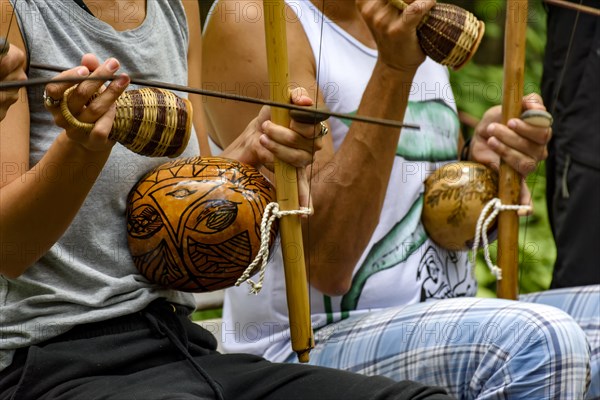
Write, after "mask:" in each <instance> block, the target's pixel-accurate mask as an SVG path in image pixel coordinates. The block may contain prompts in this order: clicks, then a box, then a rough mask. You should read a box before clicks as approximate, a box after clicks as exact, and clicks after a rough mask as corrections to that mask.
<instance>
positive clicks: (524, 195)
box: [517, 179, 533, 217]
mask: <svg viewBox="0 0 600 400" xmlns="http://www.w3.org/2000/svg"><path fill="white" fill-rule="evenodd" d="M519 204H520V205H523V206H529V208H519V210H518V211H517V215H518V216H520V217H526V216H529V215H532V214H533V201H532V199H531V191H529V187H528V186H527V183H526V182H525V179H523V180H521V192H520V198H519Z"/></svg>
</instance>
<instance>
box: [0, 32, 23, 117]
mask: <svg viewBox="0 0 600 400" xmlns="http://www.w3.org/2000/svg"><path fill="white" fill-rule="evenodd" d="M0 46H2V44H0ZM0 49H5V54H3V55H0V80H2V81H21V80H25V79H27V75H26V74H25V53H23V51H22V50H21V49H19V48H18V47H15V46H13V45H8V44H7V42H5V47H0ZM18 99H19V89H18V88H15V89H10V90H0V121H1V120H3V119H4V117H5V116H6V112H7V111H8V108H9V107H10V106H11V105H12V104H14V103H15V102H16V101H17V100H18Z"/></svg>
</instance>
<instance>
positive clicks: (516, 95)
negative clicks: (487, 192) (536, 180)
mask: <svg viewBox="0 0 600 400" xmlns="http://www.w3.org/2000/svg"><path fill="white" fill-rule="evenodd" d="M527 6H528V4H527V0H508V1H507V3H506V8H507V10H506V24H505V27H506V29H505V38H504V84H503V89H502V123H503V124H506V123H507V122H508V120H510V119H511V118H518V117H519V116H520V115H521V109H522V97H523V80H524V75H525V73H524V69H525V35H526V31H527ZM520 190H521V177H520V175H519V173H518V172H517V171H515V170H514V169H512V168H511V167H510V166H508V165H507V164H505V163H504V162H501V163H500V181H499V193H498V197H499V198H500V201H501V202H502V204H504V205H511V204H519V196H520ZM518 249H519V217H518V215H517V212H516V211H502V212H501V213H500V214H499V216H498V266H499V267H500V269H501V270H502V279H501V280H499V281H498V286H497V295H498V297H500V298H503V299H513V300H516V298H517V288H518V271H517V266H518V261H519V251H518Z"/></svg>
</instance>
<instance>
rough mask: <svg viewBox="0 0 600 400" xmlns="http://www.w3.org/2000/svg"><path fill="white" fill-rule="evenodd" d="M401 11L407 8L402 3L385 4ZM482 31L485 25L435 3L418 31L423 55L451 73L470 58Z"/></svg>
mask: <svg viewBox="0 0 600 400" xmlns="http://www.w3.org/2000/svg"><path fill="white" fill-rule="evenodd" d="M388 1H389V3H390V4H391V5H393V6H395V7H397V8H399V9H400V10H405V9H406V8H407V7H408V4H406V3H405V2H404V1H403V0H388ZM484 31H485V24H484V23H483V21H480V20H478V19H477V18H476V17H475V16H474V15H473V14H471V13H470V12H469V11H467V10H465V9H464V8H461V7H458V6H455V5H453V4H444V3H437V4H436V5H435V6H433V8H432V9H431V10H430V11H429V13H427V14H426V15H425V17H423V19H422V20H421V22H420V23H419V26H418V27H417V37H418V38H419V44H420V45H421V48H422V49H423V52H424V53H425V54H426V55H428V56H429V57H430V58H431V59H432V60H434V61H437V62H438V63H440V64H442V65H447V66H449V67H452V68H453V69H454V70H458V69H460V68H462V67H463V66H464V65H465V64H466V63H467V62H468V61H469V60H470V59H471V57H473V55H474V54H475V52H476V51H477V48H478V47H479V43H481V39H482V38H483V33H484Z"/></svg>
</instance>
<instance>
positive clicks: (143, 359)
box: [0, 301, 450, 400]
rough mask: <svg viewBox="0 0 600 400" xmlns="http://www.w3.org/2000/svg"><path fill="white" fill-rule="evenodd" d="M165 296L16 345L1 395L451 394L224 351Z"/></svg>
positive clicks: (78, 399)
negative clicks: (26, 344) (38, 341)
mask: <svg viewBox="0 0 600 400" xmlns="http://www.w3.org/2000/svg"><path fill="white" fill-rule="evenodd" d="M184 314H185V311H184V310H179V309H177V310H176V309H175V308H174V307H173V306H172V305H171V304H169V303H166V302H164V301H159V302H154V303H153V304H152V305H151V306H150V307H148V308H147V309H146V310H144V311H143V312H140V313H136V314H133V315H129V316H126V317H120V318H116V319H114V320H110V321H105V322H101V323H94V324H88V325H82V326H79V327H76V328H74V329H73V330H72V331H70V332H68V333H67V334H65V335H62V336H59V337H58V338H55V339H52V340H50V341H48V342H44V343H42V344H40V345H37V346H31V347H29V348H23V349H20V350H18V351H17V353H16V355H15V359H14V362H13V363H12V365H11V366H10V367H9V368H8V369H6V370H5V371H3V372H0V399H3V400H4V399H11V400H21V399H27V400H44V399H73V400H96V399H123V400H133V399H140V400H154V399H165V400H178V399H215V398H223V399H232V400H233V399H235V400H243V399H261V400H262V399H265V400H267V399H286V400H287V399H290V400H291V399H310V400H313V399H315V400H316V399H357V400H359V399H360V400H370V399H432V400H433V399H449V398H450V397H449V396H447V395H445V394H444V393H445V392H444V391H443V390H441V389H437V388H430V387H424V386H422V385H419V384H417V383H414V382H394V381H392V380H389V379H387V378H383V377H366V376H362V375H355V374H352V373H348V372H344V371H338V370H334V369H326V368H321V367H314V366H307V365H297V364H273V363H270V362H268V361H265V360H264V359H262V358H260V357H255V356H251V355H242V354H225V355H223V354H219V353H217V352H216V351H215V350H214V349H215V345H216V342H215V339H214V337H213V336H212V335H211V334H210V333H208V332H207V331H206V330H205V329H203V328H201V327H200V326H198V325H196V324H194V323H193V322H191V321H189V319H188V318H187V316H186V315H184Z"/></svg>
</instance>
